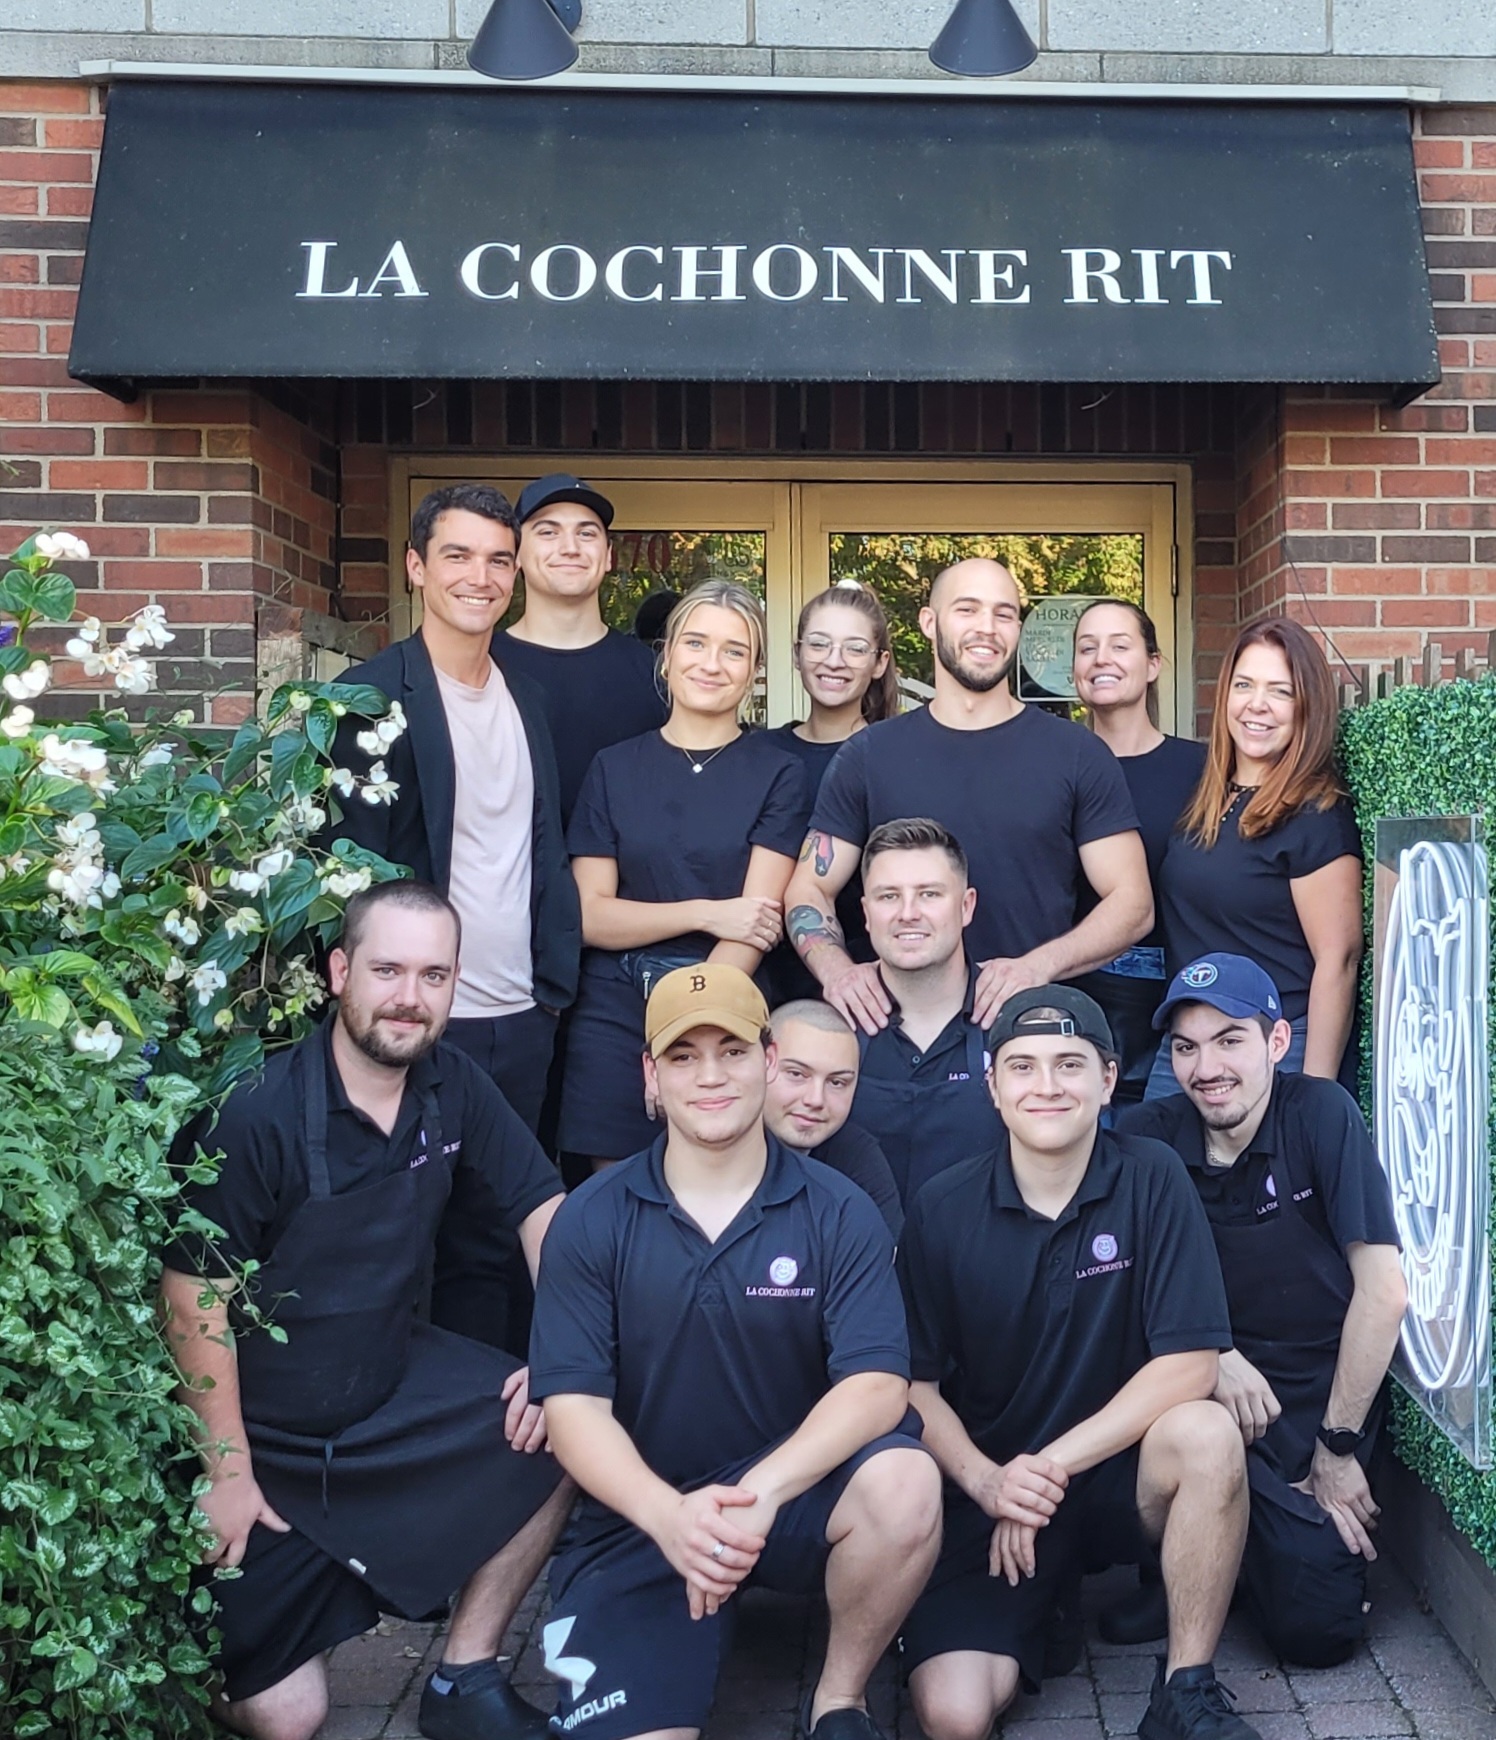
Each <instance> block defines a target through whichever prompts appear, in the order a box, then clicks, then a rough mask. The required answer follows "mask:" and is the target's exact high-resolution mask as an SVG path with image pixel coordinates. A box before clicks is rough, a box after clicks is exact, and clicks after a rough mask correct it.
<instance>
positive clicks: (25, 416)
mask: <svg viewBox="0 0 1496 1740" xmlns="http://www.w3.org/2000/svg"><path fill="white" fill-rule="evenodd" d="M41 418H42V396H41V394H40V393H0V422H4V423H39V422H41Z"/></svg>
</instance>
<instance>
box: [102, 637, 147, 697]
mask: <svg viewBox="0 0 1496 1740" xmlns="http://www.w3.org/2000/svg"><path fill="white" fill-rule="evenodd" d="M107 656H108V665H109V670H110V672H111V673H112V675H113V677H114V686H115V688H116V689H119V690H120V691H121V692H122V693H123V694H126V695H146V694H149V693H150V691H151V689H152V687H153V686H154V685H155V681H156V668H155V666H154V665H152V664H151V663H150V661H149V660H148V659H136V658H131V657H130V655H129V653H128V652H126V651H125V650H124V648H123V647H113V648H111V649H110V651H109V653H108V655H107Z"/></svg>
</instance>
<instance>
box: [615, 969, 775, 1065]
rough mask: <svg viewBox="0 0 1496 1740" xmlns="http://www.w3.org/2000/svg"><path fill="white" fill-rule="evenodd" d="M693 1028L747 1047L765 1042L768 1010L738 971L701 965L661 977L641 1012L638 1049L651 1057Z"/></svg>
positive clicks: (741, 972) (753, 985)
mask: <svg viewBox="0 0 1496 1740" xmlns="http://www.w3.org/2000/svg"><path fill="white" fill-rule="evenodd" d="M693 1027H720V1028H721V1029H722V1030H723V1032H725V1033H734V1034H736V1035H737V1037H738V1038H739V1039H745V1040H747V1041H749V1042H750V1043H752V1042H753V1041H754V1040H763V1041H765V1042H767V1040H768V1039H769V1005H768V1004H767V1003H766V1002H765V1001H764V998H763V993H762V992H761V991H760V990H759V988H758V986H757V985H755V984H754V982H753V980H752V979H750V978H749V977H748V975H747V974H746V973H745V972H743V971H742V969H741V968H739V967H729V966H725V965H723V964H722V963H721V962H718V961H703V962H702V963H701V965H700V966H697V967H677V968H676V970H675V971H674V972H673V973H666V974H665V976H664V978H663V979H661V980H660V981H659V983H658V984H657V985H656V986H655V988H654V990H653V992H652V993H651V994H650V999H649V1004H648V1006H647V1008H646V1009H645V1011H644V1043H645V1044H646V1045H647V1046H648V1047H649V1054H650V1056H651V1057H659V1056H660V1055H661V1053H662V1052H663V1051H664V1050H665V1048H666V1047H667V1046H668V1045H671V1044H673V1043H674V1041H675V1040H677V1039H679V1038H680V1037H681V1035H682V1034H683V1033H689V1032H690V1031H691V1029H692V1028H693Z"/></svg>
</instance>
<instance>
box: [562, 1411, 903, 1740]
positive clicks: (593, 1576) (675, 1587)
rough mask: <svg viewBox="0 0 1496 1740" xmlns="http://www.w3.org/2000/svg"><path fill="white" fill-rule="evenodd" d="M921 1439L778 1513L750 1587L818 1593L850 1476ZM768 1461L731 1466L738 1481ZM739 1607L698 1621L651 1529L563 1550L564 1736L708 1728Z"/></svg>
mask: <svg viewBox="0 0 1496 1740" xmlns="http://www.w3.org/2000/svg"><path fill="white" fill-rule="evenodd" d="M922 1449H923V1445H921V1443H920V1441H919V1439H918V1438H914V1437H910V1436H909V1435H907V1434H906V1433H904V1432H889V1433H887V1434H886V1435H885V1436H884V1437H881V1438H875V1439H874V1440H873V1441H872V1443H870V1444H867V1445H865V1446H864V1447H863V1448H862V1449H861V1450H859V1451H858V1452H857V1454H856V1455H855V1456H853V1457H850V1458H849V1459H848V1460H847V1461H846V1462H844V1463H842V1465H841V1466H840V1467H839V1468H836V1469H834V1470H833V1471H832V1472H831V1473H830V1474H828V1475H827V1476H826V1478H825V1479H824V1480H821V1481H819V1482H818V1483H817V1484H816V1485H815V1486H812V1487H811V1488H810V1490H809V1491H808V1492H803V1493H802V1494H801V1495H800V1497H799V1498H797V1499H794V1500H792V1501H791V1502H790V1503H789V1504H787V1505H785V1506H784V1508H783V1509H782V1510H781V1511H780V1512H779V1514H778V1516H777V1517H775V1519H774V1526H773V1527H772V1528H771V1529H770V1531H769V1540H768V1544H767V1545H766V1546H765V1548H764V1550H763V1553H762V1555H761V1556H760V1558H759V1561H758V1564H757V1565H755V1566H754V1568H753V1572H752V1574H751V1576H749V1578H748V1579H747V1582H746V1583H745V1584H743V1585H741V1586H740V1587H750V1586H755V1585H756V1586H758V1587H760V1588H766V1589H777V1590H779V1591H781V1592H782V1593H785V1594H810V1593H819V1592H820V1590H821V1589H822V1587H823V1586H824V1580H825V1572H826V1559H827V1556H828V1554H829V1552H830V1547H829V1546H828V1544H827V1541H826V1528H827V1525H828V1523H829V1522H830V1520H831V1513H832V1511H834V1510H835V1509H836V1506H837V1502H838V1501H839V1500H840V1498H841V1495H842V1493H843V1492H844V1491H845V1490H846V1486H847V1482H848V1481H849V1480H850V1479H851V1478H852V1476H853V1474H854V1473H855V1472H856V1471H857V1469H858V1468H860V1467H861V1466H862V1464H863V1463H864V1462H867V1461H870V1460H871V1459H872V1458H873V1457H874V1456H878V1455H880V1454H881V1453H882V1452H883V1451H885V1450H922ZM761 1460H762V1456H761V1455H760V1456H755V1457H753V1458H751V1459H750V1460H748V1461H746V1462H744V1463H742V1464H741V1465H739V1466H738V1467H737V1468H736V1469H729V1470H725V1471H724V1472H723V1474H722V1475H721V1476H720V1477H719V1481H718V1482H714V1483H713V1484H719V1483H720V1484H726V1485H731V1483H732V1482H733V1480H734V1479H736V1478H737V1477H738V1476H739V1475H741V1474H742V1473H744V1472H745V1471H746V1470H747V1469H748V1468H751V1467H752V1466H753V1464H754V1463H755V1462H759V1461H761ZM739 1605H740V1604H739V1602H738V1600H737V1598H736V1596H734V1598H733V1599H732V1600H730V1601H727V1602H725V1603H724V1604H723V1606H721V1607H720V1608H719V1609H718V1610H717V1612H716V1613H715V1614H712V1615H710V1616H708V1617H706V1618H702V1619H696V1620H693V1619H692V1618H691V1614H690V1610H689V1608H688V1606H687V1597H686V1585H685V1582H684V1580H683V1579H682V1577H681V1576H680V1573H679V1572H678V1571H676V1570H674V1569H673V1568H672V1567H671V1565H670V1563H669V1561H668V1560H667V1559H666V1558H665V1556H664V1554H663V1553H662V1552H661V1551H660V1549H659V1548H658V1547H657V1546H656V1545H655V1543H654V1542H653V1541H652V1540H651V1539H650V1538H649V1536H648V1535H646V1534H644V1533H643V1532H642V1531H641V1530H639V1529H636V1528H631V1527H628V1526H627V1525H624V1526H621V1527H619V1528H617V1529H614V1530H611V1531H609V1532H608V1533H607V1534H605V1535H602V1536H600V1537H594V1538H591V1539H588V1540H585V1541H582V1542H579V1543H578V1544H577V1545H576V1546H574V1547H563V1550H562V1551H561V1553H560V1554H558V1556H557V1558H556V1562H555V1564H554V1565H553V1567H552V1569H551V1615H550V1618H549V1620H548V1621H547V1622H546V1624H545V1627H544V1628H543V1631H542V1634H541V1636H542V1642H543V1644H544V1647H545V1666H546V1671H547V1672H548V1673H550V1674H552V1675H554V1676H555V1678H557V1679H558V1680H560V1681H561V1697H560V1701H559V1703H558V1704H557V1706H556V1714H555V1715H554V1716H553V1717H552V1718H551V1728H552V1731H553V1732H554V1733H555V1734H557V1735H567V1736H570V1735H576V1736H578V1737H579V1740H626V1737H627V1736H630V1735H635V1734H649V1733H653V1732H655V1731H656V1730H658V1729H662V1728H701V1727H703V1726H704V1725H705V1723H706V1719H707V1717H708V1715H710V1713H711V1707H712V1699H713V1698H714V1697H715V1695H716V1690H717V1676H718V1674H719V1672H720V1671H721V1667H722V1664H723V1663H724V1662H725V1661H726V1659H727V1655H728V1651H729V1650H730V1649H731V1647H732V1633H733V1626H734V1623H735V1621H736V1618H737V1613H738V1608H739Z"/></svg>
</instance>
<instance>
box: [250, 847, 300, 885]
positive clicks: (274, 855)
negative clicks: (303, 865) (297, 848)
mask: <svg viewBox="0 0 1496 1740" xmlns="http://www.w3.org/2000/svg"><path fill="white" fill-rule="evenodd" d="M295 858H296V854H295V853H294V852H288V851H287V850H286V848H285V847H284V846H281V847H279V848H278V849H277V850H276V851H274V852H266V853H265V855H264V856H263V857H262V858H260V859H258V860H257V861H256V863H255V869H256V870H257V871H258V872H259V874H260V875H261V876H263V877H264V879H265V880H266V881H267V882H273V881H274V880H275V878H276V877H277V876H280V875H283V874H284V873H285V872H286V871H287V870H289V869H290V868H291V865H292V863H293V862H294V861H295Z"/></svg>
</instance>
